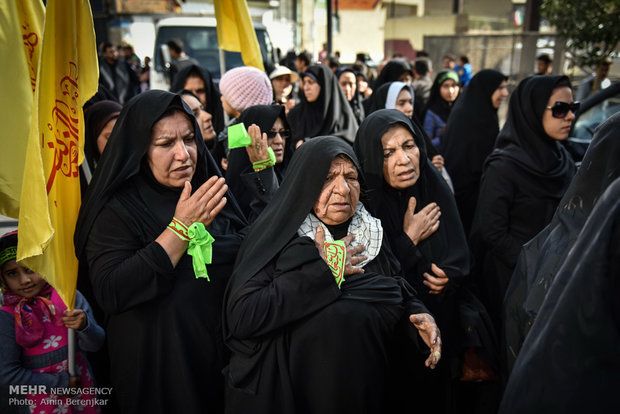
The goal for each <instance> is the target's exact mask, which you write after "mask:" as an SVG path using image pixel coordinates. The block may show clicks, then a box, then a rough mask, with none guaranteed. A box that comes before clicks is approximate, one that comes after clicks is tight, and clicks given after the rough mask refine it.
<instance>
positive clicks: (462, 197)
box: [440, 69, 508, 234]
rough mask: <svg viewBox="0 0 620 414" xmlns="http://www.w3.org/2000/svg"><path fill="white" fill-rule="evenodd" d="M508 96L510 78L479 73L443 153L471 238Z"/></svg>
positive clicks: (455, 111)
mask: <svg viewBox="0 0 620 414" xmlns="http://www.w3.org/2000/svg"><path fill="white" fill-rule="evenodd" d="M507 96H508V89H507V83H506V76H505V75H504V74H502V73H501V72H498V71H496V70H493V69H484V70H481V71H480V72H478V73H477V74H476V75H475V76H474V77H473V78H472V80H471V82H470V84H469V86H468V87H467V88H466V89H465V91H464V92H463V93H462V94H461V97H460V98H459V99H458V100H457V101H456V103H455V104H454V106H453V108H452V111H451V112H450V117H449V118H448V123H447V125H446V132H445V134H444V136H443V138H442V144H441V148H440V150H441V153H442V155H443V156H444V157H445V166H446V169H447V170H448V173H450V177H451V178H452V183H453V185H454V196H455V198H456V204H457V206H458V208H459V214H460V215H461V222H462V223H463V227H464V229H465V234H469V231H470V228H471V223H472V220H473V217H474V212H475V210H476V202H477V201H478V190H479V187H480V177H481V176H482V170H483V166H484V160H485V159H486V158H487V156H488V155H489V154H490V153H491V152H492V151H493V147H494V145H495V139H496V138H497V134H498V133H499V120H498V118H497V109H498V108H499V107H500V105H501V104H502V102H503V101H504V99H506V97H507Z"/></svg>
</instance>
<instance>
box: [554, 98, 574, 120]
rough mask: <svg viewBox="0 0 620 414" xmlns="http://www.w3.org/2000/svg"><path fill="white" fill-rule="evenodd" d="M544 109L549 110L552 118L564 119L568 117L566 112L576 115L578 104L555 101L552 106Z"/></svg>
mask: <svg viewBox="0 0 620 414" xmlns="http://www.w3.org/2000/svg"><path fill="white" fill-rule="evenodd" d="M546 108H547V109H551V115H552V116H553V117H554V118H564V117H565V116H566V115H568V111H571V112H572V113H573V114H575V113H577V111H578V110H579V102H573V103H572V104H569V103H568V102H562V101H556V103H554V104H553V106H547V107H546Z"/></svg>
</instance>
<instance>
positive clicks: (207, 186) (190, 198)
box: [174, 176, 228, 227]
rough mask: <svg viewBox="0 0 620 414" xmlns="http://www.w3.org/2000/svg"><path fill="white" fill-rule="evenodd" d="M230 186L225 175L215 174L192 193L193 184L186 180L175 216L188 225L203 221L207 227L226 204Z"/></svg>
mask: <svg viewBox="0 0 620 414" xmlns="http://www.w3.org/2000/svg"><path fill="white" fill-rule="evenodd" d="M227 190H228V186H227V185H226V181H225V180H224V178H223V177H220V178H218V177H216V176H213V177H211V178H209V179H208V180H207V181H206V182H205V183H204V184H202V185H201V186H200V187H199V188H198V189H197V190H196V191H195V192H194V194H192V185H191V184H190V183H189V181H186V182H185V186H184V187H183V192H182V193H181V197H179V201H178V202H177V207H176V209H175V210H174V216H175V217H176V218H177V219H178V220H180V221H181V222H182V223H183V224H185V225H186V226H188V227H189V226H190V225H192V224H193V223H202V224H204V225H205V227H207V226H208V225H209V224H211V222H212V221H213V220H214V219H215V217H216V216H217V215H218V214H219V213H220V211H222V209H223V208H224V206H225V205H226V197H224V195H225V194H226V191H227Z"/></svg>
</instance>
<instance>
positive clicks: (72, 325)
mask: <svg viewBox="0 0 620 414" xmlns="http://www.w3.org/2000/svg"><path fill="white" fill-rule="evenodd" d="M63 315H64V316H63V317H62V318H61V320H62V323H63V324H64V325H65V328H69V329H75V330H80V329H84V328H85V327H86V312H84V311H83V310H82V309H73V310H68V309H67V310H65V311H64V313H63Z"/></svg>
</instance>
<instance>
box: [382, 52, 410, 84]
mask: <svg viewBox="0 0 620 414" xmlns="http://www.w3.org/2000/svg"><path fill="white" fill-rule="evenodd" d="M403 73H408V74H410V75H411V77H412V78H413V70H412V69H411V65H410V64H409V62H407V61H406V60H405V59H402V58H396V59H392V60H390V61H389V62H388V63H387V64H386V65H385V66H384V67H383V69H381V73H380V74H379V76H378V77H377V80H376V81H375V84H374V86H373V89H375V90H376V89H378V88H379V87H380V86H381V85H383V84H385V83H388V82H395V81H397V80H399V79H400V77H401V76H402V75H403Z"/></svg>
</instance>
